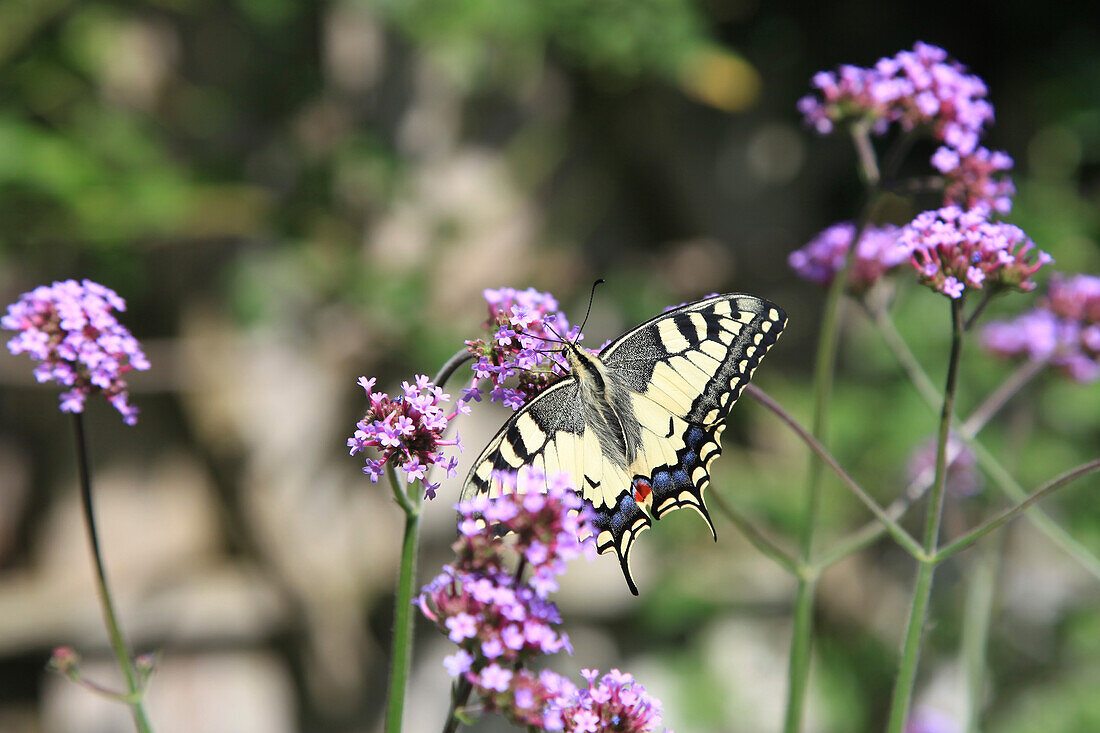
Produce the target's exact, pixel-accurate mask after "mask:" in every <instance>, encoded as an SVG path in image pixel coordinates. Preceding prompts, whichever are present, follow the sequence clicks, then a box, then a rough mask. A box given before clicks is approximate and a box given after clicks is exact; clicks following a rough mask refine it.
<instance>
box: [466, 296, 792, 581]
mask: <svg viewBox="0 0 1100 733" xmlns="http://www.w3.org/2000/svg"><path fill="white" fill-rule="evenodd" d="M786 323H787V315H786V313H784V312H783V310H782V309H781V308H779V307H778V306H776V305H775V304H773V303H770V302H768V301H767V300H763V299H761V298H757V297H755V296H752V295H744V294H739V293H734V294H728V295H715V296H712V297H709V298H705V299H703V300H699V301H696V302H694V303H687V304H685V305H682V306H679V307H678V308H674V309H673V310H670V311H668V312H666V313H662V314H661V315H659V316H655V317H654V318H651V319H649V320H648V321H646V322H645V323H643V324H642V325H640V326H638V327H637V328H634V329H632V330H631V331H628V332H627V333H625V334H623V335H622V336H620V337H619V338H617V339H615V340H614V341H612V342H611V343H610V344H608V345H607V346H606V347H605V348H604V349H603V350H602V351H601V352H600V353H599V355H593V354H590V353H588V352H587V351H586V350H584V349H581V348H579V347H578V346H576V345H575V344H573V343H569V342H566V343H565V345H564V354H565V357H566V359H567V360H568V362H569V367H570V370H571V373H570V375H569V376H567V377H564V378H563V379H562V380H561V381H559V382H557V383H555V384H553V385H552V386H550V387H549V388H547V389H546V391H544V392H542V393H541V394H539V395H537V396H536V397H535V398H534V399H532V400H531V401H530V402H528V403H527V404H526V405H524V406H523V407H522V408H521V409H520V410H519V411H517V412H516V413H515V414H514V415H512V417H511V419H509V420H508V422H507V423H505V425H504V427H502V428H501V429H500V431H499V432H498V433H497V434H496V436H494V437H493V439H492V440H491V441H489V445H488V446H487V447H486V448H485V450H484V451H482V453H481V455H480V456H479V457H478V459H477V460H476V461H475V462H474V466H473V469H472V470H471V471H470V475H469V477H468V478H467V479H466V484H465V486H464V488H463V490H462V498H463V499H469V498H472V497H473V496H476V495H478V494H489V495H494V494H496V493H499V491H500V486H499V482H497V481H495V480H494V478H493V472H494V471H515V470H516V469H518V468H519V467H520V466H523V465H531V466H535V467H537V468H540V469H542V470H543V471H544V472H545V473H547V474H553V473H557V472H561V471H564V472H565V473H567V474H569V476H570V477H571V478H572V479H573V482H574V486H575V487H576V488H577V491H578V492H580V494H581V496H582V497H583V498H584V500H585V502H587V503H588V504H590V505H591V506H592V508H593V509H594V510H595V516H596V521H595V525H596V532H597V536H596V547H597V549H598V550H599V551H600V552H601V553H603V552H608V551H610V550H614V551H615V554H616V555H618V558H619V564H620V566H621V567H622V570H623V575H624V576H625V577H626V582H627V585H628V586H629V587H630V591H631V593H633V594H635V595H637V594H638V588H637V586H636V585H635V584H634V580H633V579H632V578H631V575H630V548H631V546H632V545H633V544H634V540H635V539H637V537H638V534H639V533H641V532H642V531H644V530H646V529H648V528H649V527H650V525H651V524H652V520H653V519H660V518H661V517H662V516H663V515H664V514H665V513H666V512H670V511H672V510H674V509H681V508H683V507H691V508H692V509H694V510H696V511H697V512H699V514H700V515H702V517H703V518H704V519H705V520H706V521H707V524H708V525H709V526H710V530H711V534H712V535H713V536H714V537H715V539H717V533H715V531H714V524H713V523H712V522H711V519H710V514H709V512H708V511H707V507H706V504H705V503H704V501H703V490H704V489H706V488H707V485H708V484H709V483H710V473H709V471H710V464H711V462H712V461H713V460H714V459H715V458H716V457H717V456H718V454H719V453H721V450H722V449H721V437H722V431H723V430H725V427H726V416H727V415H728V414H729V411H730V408H731V407H732V406H733V403H734V402H736V401H737V398H738V397H739V396H740V394H741V390H742V389H744V387H745V385H746V384H748V382H749V379H750V378H751V377H752V374H753V372H754V371H755V370H756V367H757V366H759V364H760V360H761V359H763V358H764V355H765V354H766V353H767V352H768V349H770V348H771V347H772V345H773V344H774V343H775V342H776V340H777V339H778V338H779V334H780V333H781V332H782V331H783V327H784V326H785V325H786Z"/></svg>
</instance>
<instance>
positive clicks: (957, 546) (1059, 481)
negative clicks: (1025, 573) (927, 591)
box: [933, 458, 1100, 562]
mask: <svg viewBox="0 0 1100 733" xmlns="http://www.w3.org/2000/svg"><path fill="white" fill-rule="evenodd" d="M1098 470H1100V458H1097V459H1094V460H1091V461H1088V462H1087V463H1082V464H1081V465H1080V466H1078V467H1077V468H1074V469H1071V470H1069V471H1066V472H1065V473H1063V474H1062V475H1061V476H1058V477H1057V478H1055V479H1052V480H1050V481H1048V482H1047V483H1045V484H1044V485H1043V486H1041V487H1040V488H1038V489H1036V490H1035V491H1033V492H1032V493H1031V494H1030V495H1029V496H1028V497H1027V498H1026V499H1024V500H1023V501H1022V502H1020V503H1019V504H1017V505H1015V506H1013V507H1009V508H1008V509H1005V510H1004V511H1003V512H1001V513H1000V514H998V515H997V516H995V517H993V518H992V519H989V520H987V521H985V522H983V523H982V524H981V525H979V526H978V527H977V528H975V529H972V530H971V531H969V532H967V533H966V534H965V535H963V536H962V537H960V538H958V539H957V540H955V541H954V542H952V543H951V544H949V545H946V546H944V547H943V549H941V550H939V551H938V552H937V553H935V555H934V556H933V560H934V561H935V562H943V561H944V560H946V559H947V558H949V557H951V556H952V555H954V554H955V553H957V552H961V551H962V550H965V549H966V548H968V547H970V546H971V545H972V544H974V543H975V542H977V541H978V540H980V539H981V538H982V537H984V536H985V535H987V534H989V533H990V532H992V531H993V530H995V529H997V528H998V527H1000V526H1001V525H1002V524H1004V523H1005V522H1007V521H1008V520H1010V519H1012V518H1014V517H1015V516H1016V515H1017V514H1019V513H1020V512H1022V511H1024V510H1025V509H1027V508H1028V507H1029V506H1031V505H1032V504H1034V503H1035V502H1037V501H1039V500H1040V499H1042V498H1044V497H1046V496H1047V495H1048V494H1052V493H1054V492H1055V491H1057V490H1058V489H1060V488H1062V487H1063V486H1066V485H1067V484H1069V483H1070V482H1072V481H1075V480H1077V479H1079V478H1081V477H1082V476H1085V475H1088V474H1090V473H1093V472H1094V471H1098Z"/></svg>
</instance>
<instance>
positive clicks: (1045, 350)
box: [982, 275, 1100, 383]
mask: <svg viewBox="0 0 1100 733" xmlns="http://www.w3.org/2000/svg"><path fill="white" fill-rule="evenodd" d="M982 342H983V343H984V345H985V347H986V348H987V349H989V350H990V351H992V352H994V353H996V354H999V355H1001V356H1026V357H1027V358H1029V359H1031V360H1032V361H1049V362H1050V363H1051V364H1054V365H1055V366H1058V367H1061V368H1062V369H1063V370H1064V371H1065V373H1066V374H1068V375H1069V376H1070V377H1071V378H1072V379H1074V380H1076V381H1078V382H1083V383H1087V382H1093V381H1095V380H1097V379H1100V277H1096V276H1094V275H1074V276H1072V277H1065V276H1058V275H1056V276H1054V277H1052V278H1051V281H1050V285H1049V287H1048V290H1047V295H1046V297H1045V298H1042V299H1041V300H1040V301H1039V306H1038V307H1037V308H1035V309H1034V310H1031V311H1029V312H1027V313H1024V314H1023V315H1021V316H1019V317H1017V318H1015V319H1013V320H1011V321H998V322H993V323H990V324H989V325H988V326H986V328H985V330H984V331H983V332H982Z"/></svg>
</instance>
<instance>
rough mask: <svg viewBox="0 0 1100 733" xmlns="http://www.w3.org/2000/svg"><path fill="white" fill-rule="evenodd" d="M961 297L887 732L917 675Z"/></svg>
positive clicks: (896, 728) (897, 728)
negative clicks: (933, 475) (921, 543)
mask: <svg viewBox="0 0 1100 733" xmlns="http://www.w3.org/2000/svg"><path fill="white" fill-rule="evenodd" d="M963 307H964V298H959V299H957V300H952V301H951V356H950V358H949V361H948V365H947V385H946V386H945V387H944V390H943V395H944V396H943V410H942V412H941V413H940V430H939V436H938V438H937V441H936V478H935V480H934V481H933V483H932V495H931V498H930V500H929V503H928V514H927V517H926V520H925V524H924V552H925V555H926V557H923V558H920V559H919V565H918V567H917V579H916V583H915V585H914V588H913V602H912V606H911V607H910V610H909V623H908V625H907V628H906V631H905V644H904V646H903V648H902V654H901V661H900V663H899V665H898V676H897V679H896V680H895V681H894V695H893V699H892V701H891V703H890V718H889V725H888V726H887V731H888V733H902V730H903V729H904V727H905V722H906V719H907V718H908V716H909V703H910V701H911V700H912V697H913V683H914V682H915V681H916V676H917V660H918V659H919V657H920V641H921V633H922V632H923V630H924V619H925V616H926V615H927V612H928V601H929V599H930V598H931V595H932V574H933V573H934V572H935V569H936V546H937V544H938V542H939V536H940V521H941V520H942V518H943V497H944V485H945V484H946V483H947V442H948V436H949V434H950V431H951V416H952V415H953V414H954V410H955V390H956V387H957V385H958V378H959V357H960V355H961V353H962V338H963Z"/></svg>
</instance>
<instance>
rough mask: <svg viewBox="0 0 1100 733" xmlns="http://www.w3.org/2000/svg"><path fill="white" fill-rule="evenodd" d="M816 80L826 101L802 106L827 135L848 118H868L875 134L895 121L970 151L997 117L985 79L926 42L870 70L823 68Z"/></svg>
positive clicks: (813, 100)
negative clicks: (923, 128) (926, 129)
mask: <svg viewBox="0 0 1100 733" xmlns="http://www.w3.org/2000/svg"><path fill="white" fill-rule="evenodd" d="M813 84H814V86H815V87H817V89H818V90H819V92H820V93H821V99H820V100H819V99H818V98H816V97H814V96H813V95H810V96H806V97H803V98H802V99H801V100H799V102H798V109H799V111H800V112H802V114H803V115H805V117H806V121H807V122H809V123H810V124H812V125H813V126H814V128H815V129H816V130H817V131H818V132H820V133H822V134H827V133H829V132H832V130H833V126H834V124H835V123H837V122H839V121H841V120H843V119H846V118H848V117H869V118H870V119H871V120H872V122H873V124H874V127H875V131H876V132H880V133H881V132H885V131H886V128H887V127H888V126H889V125H890V123H893V122H897V123H899V124H900V125H901V127H902V129H904V130H911V129H913V128H915V127H918V126H927V127H929V128H931V130H932V134H933V136H935V138H936V139H938V140H941V141H943V142H944V143H946V144H947V145H949V146H951V147H952V148H954V149H955V150H957V151H959V152H960V153H962V154H970V153H971V152H973V151H974V148H976V147H977V145H978V140H979V139H980V138H981V136H982V128H983V127H984V126H985V125H986V123H989V122H992V121H993V106H992V105H991V104H990V103H989V102H988V101H987V100H986V98H985V96H986V91H987V90H986V86H985V82H983V81H982V80H981V79H980V78H978V77H977V76H974V75H973V74H968V73H967V69H966V67H965V66H963V65H962V64H960V63H959V62H958V61H954V60H952V59H949V58H948V57H947V52H946V51H944V50H943V49H942V48H939V47H937V46H932V45H929V44H927V43H920V42H918V43H917V44H916V45H914V46H913V50H912V51H901V52H900V53H898V54H897V55H895V56H894V57H893V58H882V59H879V60H878V63H876V64H875V65H874V66H873V67H871V68H870V69H864V68H860V67H858V66H850V65H844V66H841V67H840V69H839V70H838V71H837V72H836V73H833V72H830V71H821V72H818V73H817V74H815V75H814V78H813Z"/></svg>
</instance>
